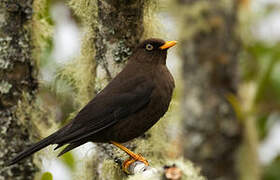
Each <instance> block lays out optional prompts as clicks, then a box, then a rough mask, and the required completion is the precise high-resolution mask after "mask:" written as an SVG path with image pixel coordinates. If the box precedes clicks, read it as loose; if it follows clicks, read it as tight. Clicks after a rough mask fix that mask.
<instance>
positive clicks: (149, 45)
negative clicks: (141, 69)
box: [146, 44, 154, 51]
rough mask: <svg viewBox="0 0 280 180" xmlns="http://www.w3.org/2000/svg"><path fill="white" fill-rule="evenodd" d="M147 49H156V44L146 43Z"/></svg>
mask: <svg viewBox="0 0 280 180" xmlns="http://www.w3.org/2000/svg"><path fill="white" fill-rule="evenodd" d="M146 49H147V50H148V51H151V50H153V49H154V46H153V45H151V44H147V45H146Z"/></svg>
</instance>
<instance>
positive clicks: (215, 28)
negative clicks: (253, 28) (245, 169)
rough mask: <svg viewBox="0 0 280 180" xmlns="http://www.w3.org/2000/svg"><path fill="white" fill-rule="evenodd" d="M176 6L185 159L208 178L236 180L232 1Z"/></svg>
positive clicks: (237, 140) (234, 20)
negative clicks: (179, 17)
mask: <svg viewBox="0 0 280 180" xmlns="http://www.w3.org/2000/svg"><path fill="white" fill-rule="evenodd" d="M177 2H178V5H180V6H181V8H185V11H184V12H185V13H184V14H183V15H182V22H184V25H183V28H182V30H181V41H180V42H181V44H182V46H181V52H180V56H181V58H182V60H183V78H184V80H183V81H184V100H183V111H184V121H183V123H184V135H183V136H184V138H185V142H184V156H185V157H186V158H189V159H190V160H192V161H193V162H195V163H197V165H199V166H201V168H202V174H203V175H205V176H206V177H208V179H211V180H215V179H219V180H221V179H223V180H235V179H237V176H238V174H237V172H236V169H235V153H236V150H237V148H238V146H239V145H240V142H241V137H240V136H241V131H240V126H239V123H238V121H237V119H236V115H235V113H234V110H233V108H232V106H231V104H230V103H229V102H228V100H227V96H228V95H229V94H233V95H236V94H237V79H238V74H237V63H238V60H237V58H238V52H239V48H238V46H239V41H238V39H237V38H236V36H235V32H234V30H235V28H236V26H237V17H236V14H237V9H236V2H235V1H230V2H227V3H225V2H224V1H222V0H215V1H211V2H210V1H209V2H208V1H204V0H199V1H189V0H178V1H177ZM186 11H188V12H186Z"/></svg>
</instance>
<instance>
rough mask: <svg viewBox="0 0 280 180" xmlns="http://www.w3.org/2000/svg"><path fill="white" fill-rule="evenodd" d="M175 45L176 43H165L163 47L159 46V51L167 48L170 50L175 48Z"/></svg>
mask: <svg viewBox="0 0 280 180" xmlns="http://www.w3.org/2000/svg"><path fill="white" fill-rule="evenodd" d="M175 44H177V41H166V42H165V43H164V45H162V46H160V47H159V48H160V49H161V50H164V49H168V48H171V47H172V46H175Z"/></svg>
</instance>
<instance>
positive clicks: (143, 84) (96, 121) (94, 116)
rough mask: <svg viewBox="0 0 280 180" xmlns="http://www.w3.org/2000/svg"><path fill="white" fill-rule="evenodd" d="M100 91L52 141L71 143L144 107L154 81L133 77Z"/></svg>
mask: <svg viewBox="0 0 280 180" xmlns="http://www.w3.org/2000/svg"><path fill="white" fill-rule="evenodd" d="M117 86H118V87H116V86H115V88H114V90H112V91H113V92H112V91H110V90H111V89H113V88H107V89H109V90H108V91H106V89H105V90H104V91H103V92H102V91H101V93H99V94H98V95H97V96H96V97H95V98H94V99H93V100H92V101H91V102H89V103H88V104H87V105H86V106H85V107H84V108H83V109H82V110H81V111H80V112H79V113H78V115H77V116H76V117H75V119H74V120H73V121H72V122H71V123H70V126H67V127H66V129H65V130H63V131H62V132H61V134H60V135H59V136H58V137H57V139H56V140H55V143H57V144H58V145H59V147H60V146H61V145H64V144H66V143H73V142H77V141H79V140H84V139H85V138H87V137H89V136H91V135H93V134H95V133H97V132H100V131H101V130H103V129H105V128H107V127H109V126H112V125H113V124H115V123H116V122H118V121H119V120H121V119H123V118H125V117H127V116H129V115H130V114H133V113H135V112H137V111H139V110H141V109H142V108H143V107H145V106H146V105H147V104H148V103H149V101H150V98H151V94H152V91H153V89H154V84H153V82H152V81H151V80H148V79H147V78H143V77H141V78H139V77H138V78H133V79H130V80H127V81H126V82H125V83H120V84H119V85H117Z"/></svg>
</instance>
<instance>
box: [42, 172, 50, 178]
mask: <svg viewBox="0 0 280 180" xmlns="http://www.w3.org/2000/svg"><path fill="white" fill-rule="evenodd" d="M41 180H53V176H52V173H50V172H45V173H44V174H43V175H42V177H41Z"/></svg>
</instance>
